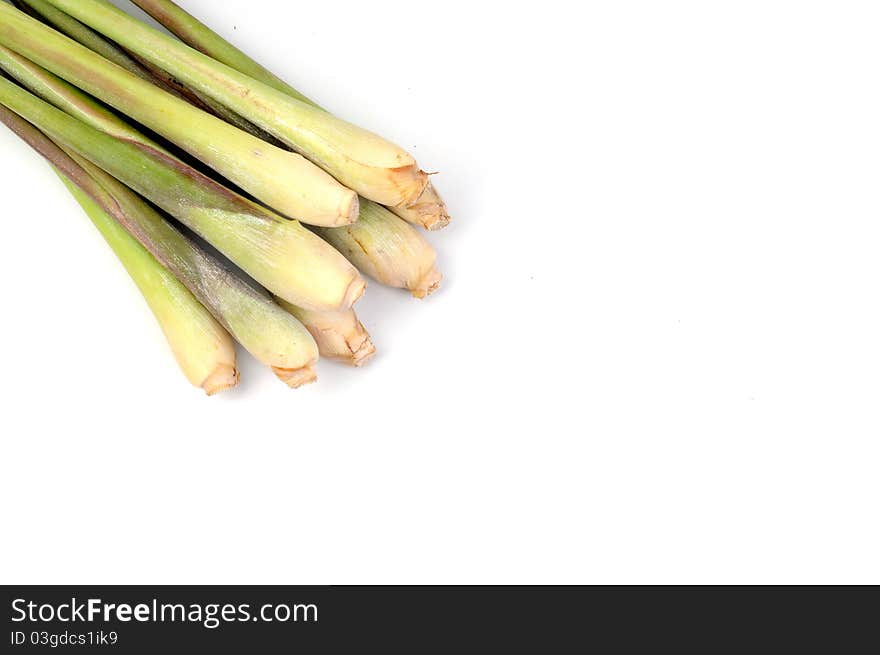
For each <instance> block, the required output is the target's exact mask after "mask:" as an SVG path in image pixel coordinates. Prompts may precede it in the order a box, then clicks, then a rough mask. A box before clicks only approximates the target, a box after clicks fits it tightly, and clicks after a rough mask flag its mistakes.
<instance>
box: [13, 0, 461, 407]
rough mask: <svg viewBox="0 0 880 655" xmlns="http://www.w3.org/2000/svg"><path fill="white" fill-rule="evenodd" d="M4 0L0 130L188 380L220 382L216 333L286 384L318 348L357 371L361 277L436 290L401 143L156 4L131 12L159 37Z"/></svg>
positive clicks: (100, 6) (230, 380)
mask: <svg viewBox="0 0 880 655" xmlns="http://www.w3.org/2000/svg"><path fill="white" fill-rule="evenodd" d="M12 2H13V4H14V5H15V6H16V7H17V8H16V7H12V6H10V5H9V4H5V3H4V2H3V0H0V121H2V122H3V123H5V124H6V125H7V126H8V127H9V128H10V129H12V130H13V131H14V132H15V133H16V134H18V135H19V136H20V137H21V138H22V139H23V140H24V141H25V142H27V143H28V144H29V145H31V146H32V147H33V148H34V149H35V150H36V151H37V152H38V153H39V154H41V155H42V156H43V157H45V158H46V159H47V160H48V161H49V163H50V164H51V165H52V166H53V167H54V169H55V171H56V172H57V173H58V174H59V175H60V176H61V178H62V180H63V181H64V183H65V184H66V185H67V186H68V188H69V189H70V191H71V193H72V194H73V195H74V197H75V198H76V200H77V201H78V202H79V204H80V205H81V206H82V207H83V209H84V210H85V211H86V213H87V214H88V216H89V217H90V218H91V219H92V222H93V223H94V224H95V226H96V227H97V228H98V229H99V230H100V232H101V234H102V235H103V236H104V238H105V239H106V240H107V242H108V244H109V245H110V246H111V248H112V249H113V250H114V252H115V253H116V254H117V256H118V257H119V259H120V260H121V261H122V263H123V265H124V266H125V268H126V270H127V271H128V272H129V274H130V275H131V277H132V278H133V280H134V281H135V283H136V284H137V286H138V288H139V289H140V291H141V292H142V294H143V295H144V297H145V299H146V300H147V302H148V304H149V306H150V308H151V309H152V311H153V313H154V314H155V316H156V318H157V320H158V321H159V323H160V325H161V327H162V330H163V331H164V333H165V335H166V337H167V339H168V342H169V344H170V345H171V348H172V350H173V352H174V355H175V357H176V358H177V361H178V362H179V364H180V367H181V368H182V369H183V372H184V374H185V375H186V377H187V378H188V379H189V380H190V382H192V384H193V385H195V386H198V387H201V388H203V389H204V390H205V391H206V392H207V393H208V394H213V393H216V392H218V391H222V390H224V389H228V388H231V387H233V386H235V384H236V383H237V382H238V371H237V368H236V359H235V347H234V343H233V339H234V340H236V341H238V342H239V343H240V344H241V345H242V346H243V347H244V348H245V349H246V350H247V351H248V352H250V353H251V354H252V355H253V356H254V357H256V358H257V359H258V360H259V361H260V362H263V363H264V364H266V365H267V366H269V367H271V368H272V370H273V371H274V372H275V373H276V375H278V377H279V378H281V379H282V380H283V381H285V382H286V383H287V384H288V385H290V386H291V387H294V388H295V387H298V386H300V385H302V384H305V383H308V382H312V381H314V380H315V377H316V376H315V368H314V367H315V363H316V361H317V359H318V357H319V354H320V355H321V356H324V357H329V358H333V359H338V360H342V361H345V362H347V363H349V364H353V365H355V366H359V365H361V364H363V363H364V362H365V361H366V360H367V359H368V358H369V357H370V356H371V355H372V354H373V353H374V348H373V344H372V341H371V339H370V336H369V334H368V333H367V332H366V330H365V329H364V326H363V325H362V324H361V323H360V321H359V320H358V318H357V316H356V315H355V313H354V310H353V309H352V306H353V305H354V303H355V302H356V301H357V300H358V299H359V298H360V297H361V295H362V294H363V293H364V289H365V287H366V284H365V282H364V280H363V278H362V277H361V273H363V274H366V275H368V276H369V277H371V278H373V279H374V280H376V281H378V282H380V283H382V284H385V285H389V286H392V287H399V288H403V289H408V290H409V291H410V292H412V294H413V295H415V296H416V297H418V298H424V297H425V296H427V295H428V294H430V293H431V292H432V291H434V290H435V289H436V288H437V287H438V286H439V284H440V274H439V273H438V272H437V270H436V268H435V260H436V253H435V252H434V250H433V248H431V246H430V245H429V244H428V243H427V241H426V240H425V239H424V237H423V236H422V235H421V234H419V232H418V231H417V230H416V228H415V227H413V226H417V227H421V228H425V229H429V230H436V229H440V228H442V227H445V226H446V225H447V224H448V223H449V215H448V213H447V210H446V206H445V204H444V203H443V201H442V200H441V198H440V196H439V195H438V194H437V191H436V190H435V189H434V186H433V184H432V183H431V182H430V181H429V179H428V176H427V174H426V173H425V172H423V171H422V170H421V168H420V167H419V166H418V164H417V163H416V161H415V160H414V159H413V157H412V156H411V155H410V154H409V153H407V152H406V151H404V150H402V149H401V148H399V147H398V146H396V145H394V144H392V143H390V142H389V141H386V140H385V139H383V138H381V137H379V136H377V135H375V134H372V133H371V132H368V131H366V130H364V129H361V128H359V127H356V126H354V125H352V124H350V123H347V122H345V121H343V120H341V119H339V118H336V117H334V116H333V115H331V114H330V113H328V112H327V111H325V110H323V109H321V108H320V107H318V105H316V104H315V103H314V102H313V101H311V100H310V99H308V98H307V97H306V96H304V95H303V94H302V93H300V92H299V91H297V90H296V89H294V88H293V87H291V86H289V85H287V84H286V83H284V82H283V81H282V80H281V79H279V78H278V77H276V76H275V75H273V74H272V73H270V72H269V71H268V70H266V69H265V68H263V67H262V66H260V65H259V64H257V63H256V62H255V61H253V60H252V59H250V58H249V57H248V56H247V55H245V54H244V53H243V52H241V51H240V50H238V49H236V48H235V47H234V46H232V45H231V44H230V43H228V42H226V41H224V40H223V39H222V38H221V37H220V36H218V35H217V34H215V33H214V32H212V31H211V30H210V29H209V28H208V27H206V26H205V25H203V24H202V23H200V22H199V21H198V20H196V19H195V18H194V17H192V16H190V15H189V14H187V13H186V12H185V11H184V10H183V9H181V8H180V7H178V6H177V5H175V4H174V3H173V2H171V0H132V2H133V3H134V4H136V5H137V6H139V7H140V8H141V9H143V10H144V11H146V12H147V13H148V14H149V15H150V16H152V17H153V18H154V19H156V20H157V21H158V22H159V23H160V24H162V25H163V26H164V27H166V28H167V29H168V30H169V31H170V32H171V33H172V34H174V35H175V36H176V37H177V38H175V37H174V36H169V35H167V34H165V33H163V32H160V31H158V30H156V29H154V28H152V27H150V26H148V25H146V24H144V23H142V22H140V21H138V20H137V19H135V18H133V17H131V16H129V15H128V14H126V13H125V12H123V11H121V10H119V9H118V8H116V7H114V6H113V5H111V4H109V3H108V2H107V1H106V0H12ZM178 39H179V40H178ZM111 108H112V109H115V110H116V112H113V111H112V110H111ZM121 116H125V117H128V118H130V119H131V120H132V121H135V122H137V123H139V124H141V125H144V126H146V127H147V128H149V129H150V130H152V131H153V132H154V133H155V134H157V135H158V136H159V137H161V138H162V139H163V140H164V141H163V143H159V142H157V141H156V140H154V139H153V138H150V137H148V136H146V135H145V134H143V133H141V132H140V131H138V129H137V128H136V127H134V126H133V125H132V124H131V123H129V122H127V121H126V120H125V119H124V118H122V117H121ZM188 161H189V162H192V163H194V164H195V163H197V162H201V163H202V164H204V165H205V166H207V168H208V169H211V170H212V171H214V172H215V173H216V175H214V176H209V175H206V174H205V173H203V172H201V171H199V170H197V169H196V168H194V167H193V166H192V165H190V164H189V163H187V162H188ZM224 180H228V181H229V183H231V185H235V187H236V188H237V189H239V190H240V191H236V190H233V188H230V186H231V185H229V186H227V185H226V183H225V182H224ZM242 193H246V194H247V195H248V196H250V198H248V197H245V196H244V195H242ZM160 210H161V211H160ZM163 212H164V213H165V214H167V215H170V217H173V219H176V220H177V221H178V222H179V223H180V224H182V225H183V226H185V228H179V227H177V226H176V225H175V224H174V223H173V222H171V221H169V220H168V218H166V216H165V215H164V214H163ZM306 226H308V227H306ZM200 239H201V240H204V241H205V242H207V243H208V244H210V245H211V246H213V248H214V250H216V251H217V252H218V253H220V255H216V254H214V253H213V252H209V251H208V250H206V249H205V248H204V247H203V246H202V245H200V243H199V240H200ZM239 269H240V271H243V272H244V273H246V274H247V275H241V274H240V273H239V272H238V270H239Z"/></svg>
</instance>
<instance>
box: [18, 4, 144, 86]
mask: <svg viewBox="0 0 880 655" xmlns="http://www.w3.org/2000/svg"><path fill="white" fill-rule="evenodd" d="M12 4H14V5H15V6H16V7H18V8H19V9H21V10H22V11H24V12H26V13H27V14H29V15H30V16H33V17H34V18H37V19H39V20H41V21H42V22H44V23H46V24H47V25H50V26H51V27H54V28H55V29H56V30H58V31H59V32H61V33H62V34H64V35H65V36H67V37H69V38H71V39H73V40H74V41H76V42H77V43H80V44H82V45H83V46H85V47H86V48H88V49H89V50H92V51H93V52H96V53H98V54H99V55H101V56H102V57H104V59H108V60H109V61H112V62H113V63H114V64H116V65H117V66H120V67H122V68H124V69H125V70H127V71H128V72H129V73H132V74H134V75H137V76H138V77H140V78H141V79H143V80H146V81H148V82H154V81H155V80H154V79H153V77H152V76H151V75H150V73H149V71H147V70H146V69H145V68H144V67H143V66H141V65H140V64H139V63H138V62H137V61H135V60H134V59H133V58H132V57H130V56H129V55H128V54H126V52H125V51H124V50H123V49H122V48H120V47H119V46H118V45H116V44H115V43H111V42H110V41H108V40H107V39H105V38H104V37H103V36H101V35H100V34H98V33H97V32H95V31H94V30H93V29H92V28H90V27H88V26H86V25H83V24H82V23H81V22H79V21H78V20H77V19H76V18H74V17H73V16H70V15H68V14H65V13H64V12H63V11H61V10H60V9H56V8H55V7H53V6H52V5H50V4H49V3H47V2H45V0H12Z"/></svg>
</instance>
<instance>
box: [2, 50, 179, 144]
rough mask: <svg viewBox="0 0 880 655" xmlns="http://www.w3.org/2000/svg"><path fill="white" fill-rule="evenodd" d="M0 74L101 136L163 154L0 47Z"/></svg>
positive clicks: (109, 114) (109, 115)
mask: <svg viewBox="0 0 880 655" xmlns="http://www.w3.org/2000/svg"><path fill="white" fill-rule="evenodd" d="M0 70H3V71H5V72H6V73H7V74H8V75H9V76H10V77H11V78H13V79H15V80H16V81H17V82H18V83H19V84H21V85H22V86H24V87H25V88H26V89H28V90H30V91H31V92H32V93H34V94H36V95H37V96H39V97H40V98H42V99H43V100H45V101H46V102H48V103H50V104H52V105H53V106H55V107H57V108H58V109H60V110H62V111H64V112H66V113H68V114H70V115H71V116H73V117H74V118H78V119H79V120H81V121H83V122H85V123H88V124H89V125H91V126H92V127H95V128H97V129H99V130H101V131H102V132H105V133H107V134H110V135H112V136H115V137H117V138H119V139H125V140H129V141H136V142H138V143H140V144H142V145H144V146H147V147H149V148H153V149H155V150H162V151H164V152H166V153H167V151H165V150H164V148H162V147H161V146H160V145H159V144H158V143H156V142H155V141H153V140H152V139H149V138H147V137H146V136H144V135H143V134H142V133H141V132H139V131H138V130H136V129H134V128H133V127H132V126H131V125H129V124H128V123H126V122H125V121H124V120H122V119H121V118H120V117H119V116H117V115H116V114H114V113H113V112H112V111H110V110H109V109H107V108H106V107H105V106H104V105H102V104H100V103H99V102H97V101H96V100H95V99H94V98H92V97H91V96H90V95H88V94H86V93H83V92H82V91H80V90H79V89H77V88H76V87H75V86H73V85H71V84H68V83H67V82H65V81H64V80H62V79H61V78H60V77H58V76H57V75H53V74H52V73H50V72H49V71H47V70H46V69H45V68H43V67H41V66H37V65H36V64H35V63H33V62H32V61H30V60H29V59H26V58H24V57H22V56H21V55H19V54H18V53H16V52H13V51H12V50H9V49H8V48H4V47H3V46H0ZM167 154H170V153H167Z"/></svg>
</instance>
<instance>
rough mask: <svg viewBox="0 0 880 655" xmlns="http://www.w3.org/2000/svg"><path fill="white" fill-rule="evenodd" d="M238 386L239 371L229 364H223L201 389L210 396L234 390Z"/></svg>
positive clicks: (206, 379) (203, 383)
mask: <svg viewBox="0 0 880 655" xmlns="http://www.w3.org/2000/svg"><path fill="white" fill-rule="evenodd" d="M237 385H238V369H237V368H235V367H234V366H230V365H228V364H221V365H220V366H218V367H217V368H216V369H215V370H214V372H213V373H211V374H210V375H209V376H208V377H207V378H205V381H204V382H202V384H201V387H202V389H204V391H205V393H206V394H208V395H209V396H213V395H215V394H218V393H221V392H223V391H226V390H227V389H232V388H233V387H235V386H237Z"/></svg>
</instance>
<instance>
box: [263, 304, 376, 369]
mask: <svg viewBox="0 0 880 655" xmlns="http://www.w3.org/2000/svg"><path fill="white" fill-rule="evenodd" d="M278 303H279V304H280V305H281V306H282V307H284V309H286V310H287V311H289V312H290V313H291V314H293V315H294V316H296V317H297V318H298V319H299V320H300V322H301V323H302V324H303V325H305V327H306V329H307V330H308V331H309V332H310V333H311V335H312V336H313V337H314V338H315V341H316V342H317V344H318V349H319V350H320V352H321V357H327V358H329V359H336V360H339V361H342V362H344V363H346V364H350V365H351V366H363V365H364V364H366V363H367V361H368V360H369V359H370V358H371V357H373V355H375V354H376V347H375V346H374V345H373V340H372V339H371V338H370V334H369V333H368V332H367V330H366V328H364V325H363V323H361V322H360V320H358V317H357V314H355V313H354V310H347V311H342V312H314V311H310V310H308V309H303V308H301V307H297V306H296V305H291V304H290V303H288V302H284V301H283V300H281V299H278Z"/></svg>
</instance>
